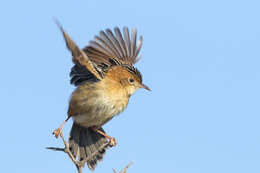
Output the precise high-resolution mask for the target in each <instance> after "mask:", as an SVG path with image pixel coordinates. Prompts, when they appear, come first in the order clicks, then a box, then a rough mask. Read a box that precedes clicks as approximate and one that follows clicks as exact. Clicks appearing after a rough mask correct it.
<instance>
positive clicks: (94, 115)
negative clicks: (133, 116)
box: [73, 98, 126, 127]
mask: <svg viewBox="0 0 260 173" xmlns="http://www.w3.org/2000/svg"><path fill="white" fill-rule="evenodd" d="M97 99H98V98H97ZM97 103H98V104H96V105H90V104H89V105H85V108H86V109H85V110H86V111H85V112H84V113H81V114H79V115H77V116H73V119H74V121H75V122H76V123H78V124H81V125H83V126H85V127H92V126H97V127H101V126H102V125H103V124H105V123H106V122H108V121H109V120H111V119H112V118H113V117H114V116H115V115H117V114H119V113H121V112H122V111H123V110H124V109H125V107H126V105H125V104H123V103H121V104H120V103H119V102H118V103H117V104H113V103H111V102H97Z"/></svg>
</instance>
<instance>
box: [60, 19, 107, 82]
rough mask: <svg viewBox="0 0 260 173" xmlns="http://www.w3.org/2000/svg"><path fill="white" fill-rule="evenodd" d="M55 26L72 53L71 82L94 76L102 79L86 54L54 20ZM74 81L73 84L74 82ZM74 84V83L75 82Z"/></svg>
mask: <svg viewBox="0 0 260 173" xmlns="http://www.w3.org/2000/svg"><path fill="white" fill-rule="evenodd" d="M56 24H57V26H58V27H59V28H60V30H61V32H62V34H63V37H64V39H65V41H66V46H67V48H68V49H69V50H70V51H71V53H72V57H73V58H72V60H73V62H74V64H75V66H74V67H73V68H72V70H71V73H70V75H71V77H72V79H71V83H74V82H75V83H77V81H78V80H79V79H83V78H86V79H89V78H93V77H94V78H96V79H98V80H102V78H103V76H102V74H101V73H100V72H98V71H97V68H96V67H95V64H93V63H92V62H91V60H90V59H89V58H88V56H87V54H86V53H85V52H84V51H83V50H81V49H80V48H79V47H78V46H77V45H76V43H75V42H74V41H73V40H72V39H71V38H70V36H69V35H68V34H67V33H66V32H65V31H64V29H63V28H62V26H61V25H60V24H59V23H58V21H56ZM75 83H74V84H75ZM75 85H76V84H75Z"/></svg>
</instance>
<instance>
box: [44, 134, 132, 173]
mask: <svg viewBox="0 0 260 173" xmlns="http://www.w3.org/2000/svg"><path fill="white" fill-rule="evenodd" d="M60 137H61V139H62V141H63V144H64V148H57V147H47V148H46V149H49V150H53V151H62V152H64V153H67V154H68V156H69V157H70V159H71V161H72V162H73V163H74V165H75V166H76V168H77V170H78V173H82V168H84V167H85V163H86V162H87V161H89V160H90V159H91V158H92V157H93V156H94V155H96V154H97V153H98V151H96V152H94V153H92V154H91V155H90V156H88V157H87V158H86V159H84V160H82V161H79V160H77V159H76V158H75V157H74V156H73V155H72V153H71V152H70V150H69V144H68V143H67V142H66V140H65V138H64V136H63V134H62V132H61V133H60ZM107 145H109V142H107V143H104V144H103V145H102V146H101V148H103V147H104V148H105V147H106V146H107ZM131 164H132V162H130V163H129V164H128V165H127V166H126V167H125V168H124V169H122V170H121V171H120V172H119V173H126V170H127V169H128V168H129V166H130V165H131ZM113 171H114V173H116V171H115V169H113Z"/></svg>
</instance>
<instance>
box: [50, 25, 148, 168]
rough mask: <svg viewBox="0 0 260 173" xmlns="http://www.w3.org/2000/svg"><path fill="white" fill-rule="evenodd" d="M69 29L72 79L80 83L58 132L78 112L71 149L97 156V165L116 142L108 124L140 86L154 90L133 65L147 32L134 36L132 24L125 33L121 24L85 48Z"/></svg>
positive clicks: (93, 160)
mask: <svg viewBox="0 0 260 173" xmlns="http://www.w3.org/2000/svg"><path fill="white" fill-rule="evenodd" d="M58 26H59V27H60V29H61V31H62V33H63V36H64V39H65V41H66V45H67V48H68V49H69V50H70V51H71V53H72V57H73V63H74V66H73V67H72V68H71V72H70V76H71V81H70V82H71V83H72V84H74V85H75V86H76V87H77V88H76V89H75V91H74V92H73V93H72V96H71V98H70V101H69V108H68V118H67V119H66V120H65V121H64V122H63V123H62V124H61V126H60V127H59V128H58V129H56V130H55V131H54V132H53V133H54V134H55V136H56V137H58V136H59V135H60V134H61V130H62V127H63V125H64V124H65V122H66V121H67V120H68V119H69V118H70V117H72V118H73V121H74V123H73V125H72V129H71V132H70V137H69V149H70V152H71V153H72V154H73V156H74V157H75V158H78V160H80V161H82V160H83V161H84V159H86V158H89V157H90V156H91V155H93V153H97V154H94V155H93V156H91V159H89V160H88V161H87V164H88V166H89V168H90V169H91V170H94V169H95V167H96V165H97V161H99V160H101V159H102V158H103V155H104V153H105V150H106V149H107V148H108V147H109V146H110V147H111V146H114V145H116V141H115V138H112V137H110V136H108V135H107V134H106V133H105V131H104V130H103V128H102V125H104V124H105V123H106V122H108V121H109V120H111V119H112V118H113V117H114V116H115V115H117V114H120V113H121V112H122V111H123V110H124V109H125V108H126V106H127V104H128V101H129V98H130V96H131V95H132V94H133V93H134V92H135V91H136V90H137V89H139V88H145V89H147V90H150V89H149V88H148V87H147V86H146V85H144V84H143V83H142V75H141V73H140V72H139V71H138V70H137V68H135V67H134V66H133V64H135V63H136V62H137V61H138V60H139V59H140V56H138V55H139V52H140V49H141V46H142V41H143V39H142V36H140V37H139V39H138V40H137V31H136V29H133V30H132V32H131V36H130V34H129V30H128V28H127V27H124V28H123V30H122V32H121V31H120V29H119V28H118V27H115V28H114V32H112V31H111V30H110V29H106V30H105V31H100V35H99V36H95V37H94V40H93V41H90V42H89V45H88V46H86V47H85V48H84V49H80V48H78V46H77V45H76V44H75V42H74V41H73V40H72V39H71V38H70V37H69V35H68V34H67V33H66V32H65V31H64V30H63V28H62V27H61V26H60V25H58ZM105 143H108V145H107V146H106V147H102V146H104V145H103V144H105Z"/></svg>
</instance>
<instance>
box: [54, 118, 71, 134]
mask: <svg viewBox="0 0 260 173" xmlns="http://www.w3.org/2000/svg"><path fill="white" fill-rule="evenodd" d="M69 118H70V117H68V118H67V119H66V120H65V121H63V122H62V124H61V125H60V127H59V128H57V129H56V130H54V131H53V133H52V134H54V135H55V137H56V138H58V137H59V136H61V134H62V128H63V126H64V125H65V123H66V122H67V121H68V120H69Z"/></svg>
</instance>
